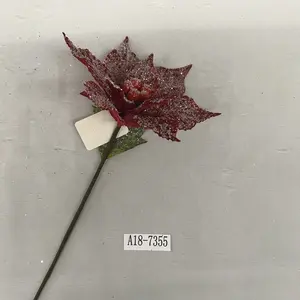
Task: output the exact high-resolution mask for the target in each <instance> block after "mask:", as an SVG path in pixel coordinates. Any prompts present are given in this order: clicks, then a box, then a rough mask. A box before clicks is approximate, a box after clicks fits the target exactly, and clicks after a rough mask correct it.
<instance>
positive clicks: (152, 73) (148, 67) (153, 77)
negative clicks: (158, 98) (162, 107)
mask: <svg viewBox="0 0 300 300" xmlns="http://www.w3.org/2000/svg"><path fill="white" fill-rule="evenodd" d="M133 78H134V79H139V80H141V81H142V82H143V83H144V84H147V85H148V86H149V87H151V88H152V89H157V83H158V81H157V72H156V68H155V67H154V66H153V56H151V55H150V56H149V57H148V58H147V59H145V60H140V61H139V62H138V63H136V64H135V66H134V67H133V69H132V70H131V71H130V72H129V73H128V74H127V77H126V79H129V80H130V79H133Z"/></svg>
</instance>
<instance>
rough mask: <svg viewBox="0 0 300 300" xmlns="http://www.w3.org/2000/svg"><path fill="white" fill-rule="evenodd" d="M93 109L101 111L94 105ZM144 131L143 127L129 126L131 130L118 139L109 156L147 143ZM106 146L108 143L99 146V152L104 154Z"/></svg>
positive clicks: (95, 111)
mask: <svg viewBox="0 0 300 300" xmlns="http://www.w3.org/2000/svg"><path fill="white" fill-rule="evenodd" d="M93 111H94V113H97V112H99V111H100V109H99V108H97V107H95V106H94V107H93ZM144 132H145V130H144V129H143V128H129V132H128V133H127V134H126V135H123V136H121V137H119V138H118V139H117V141H116V144H115V147H114V149H113V150H112V152H111V153H110V155H109V156H108V158H111V157H113V156H115V155H118V154H120V153H123V152H125V151H127V150H130V149H133V148H135V147H136V146H139V145H142V144H145V143H147V141H146V140H144V139H143V138H142V135H143V134H144ZM106 146H107V144H104V145H101V146H100V147H99V152H100V155H101V156H102V155H103V151H104V149H105V148H106Z"/></svg>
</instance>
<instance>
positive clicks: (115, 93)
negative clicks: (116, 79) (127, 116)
mask: <svg viewBox="0 0 300 300" xmlns="http://www.w3.org/2000/svg"><path fill="white" fill-rule="evenodd" d="M106 83H107V86H108V95H109V98H110V100H111V101H112V103H113V104H114V105H115V107H116V108H117V109H118V111H120V112H123V113H125V112H126V111H127V110H130V109H133V108H134V107H135V104H134V102H133V101H130V100H128V99H127V98H126V97H125V95H124V91H123V90H122V89H121V88H120V87H119V86H117V85H115V84H114V83H113V82H111V81H110V80H107V81H106Z"/></svg>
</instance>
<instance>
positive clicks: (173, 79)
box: [155, 65, 192, 97]
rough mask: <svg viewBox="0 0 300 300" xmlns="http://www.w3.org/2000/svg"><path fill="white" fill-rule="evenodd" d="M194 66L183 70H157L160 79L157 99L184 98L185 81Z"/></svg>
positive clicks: (160, 68) (162, 68) (161, 68)
mask: <svg viewBox="0 0 300 300" xmlns="http://www.w3.org/2000/svg"><path fill="white" fill-rule="evenodd" d="M191 68H192V65H188V66H185V67H182V68H176V69H167V68H164V67H158V68H156V71H157V78H158V90H157V93H156V95H155V96H156V97H173V96H182V95H183V94H184V92H185V86H184V79H185V77H186V75H187V74H188V72H189V71H190V69H191Z"/></svg>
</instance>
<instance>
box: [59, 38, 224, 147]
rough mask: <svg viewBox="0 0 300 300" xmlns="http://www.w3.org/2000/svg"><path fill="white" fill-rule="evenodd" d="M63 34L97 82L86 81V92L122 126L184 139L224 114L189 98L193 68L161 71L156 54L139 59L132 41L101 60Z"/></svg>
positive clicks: (87, 95)
mask: <svg viewBox="0 0 300 300" xmlns="http://www.w3.org/2000/svg"><path fill="white" fill-rule="evenodd" d="M63 35H64V38H65V41H66V43H67V45H68V46H69V48H70V49H71V51H72V54H73V56H74V57H76V58H77V59H78V60H79V61H80V62H81V63H83V64H84V65H85V66H86V67H87V68H88V70H89V72H90V73H91V74H92V76H93V77H94V80H95V81H87V82H85V84H84V85H85V90H84V91H83V92H82V93H81V94H82V95H83V96H85V97H87V98H89V99H90V100H92V101H93V103H94V105H95V106H97V107H99V108H100V109H102V110H108V111H109V112H110V114H111V115H112V117H113V118H114V119H115V120H116V121H117V124H118V126H123V125H125V126H127V127H133V128H144V129H151V130H153V131H154V132H155V133H157V134H158V135H159V136H161V137H163V138H166V139H169V140H172V141H179V140H178V138H177V137H176V134H177V132H178V130H189V129H192V128H193V127H194V126H195V125H196V124H197V123H200V122H203V121H205V120H207V119H209V118H211V117H215V116H218V115H220V113H213V112H210V111H207V110H205V109H203V108H200V107H199V106H198V105H197V104H196V102H195V101H194V100H193V99H192V98H190V97H188V96H186V95H185V94H184V93H185V86H184V80H185V77H186V75H187V74H188V72H189V71H190V69H191V67H192V65H188V66H185V67H182V68H176V69H168V68H164V67H155V66H154V64H153V54H151V55H149V57H148V58H147V59H145V60H141V59H139V58H138V57H137V56H136V54H135V53H134V52H132V51H131V49H130V47H129V39H128V37H126V38H125V40H124V41H123V42H122V43H121V44H120V46H119V47H118V48H117V49H114V50H112V51H111V52H110V53H108V54H107V56H106V57H105V58H104V60H103V61H101V60H99V59H98V58H96V57H95V56H94V55H93V54H92V53H91V52H90V51H89V50H88V49H81V48H77V47H76V46H75V45H74V44H73V43H72V42H71V40H70V39H69V38H68V37H67V36H66V35H65V34H64V33H63Z"/></svg>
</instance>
